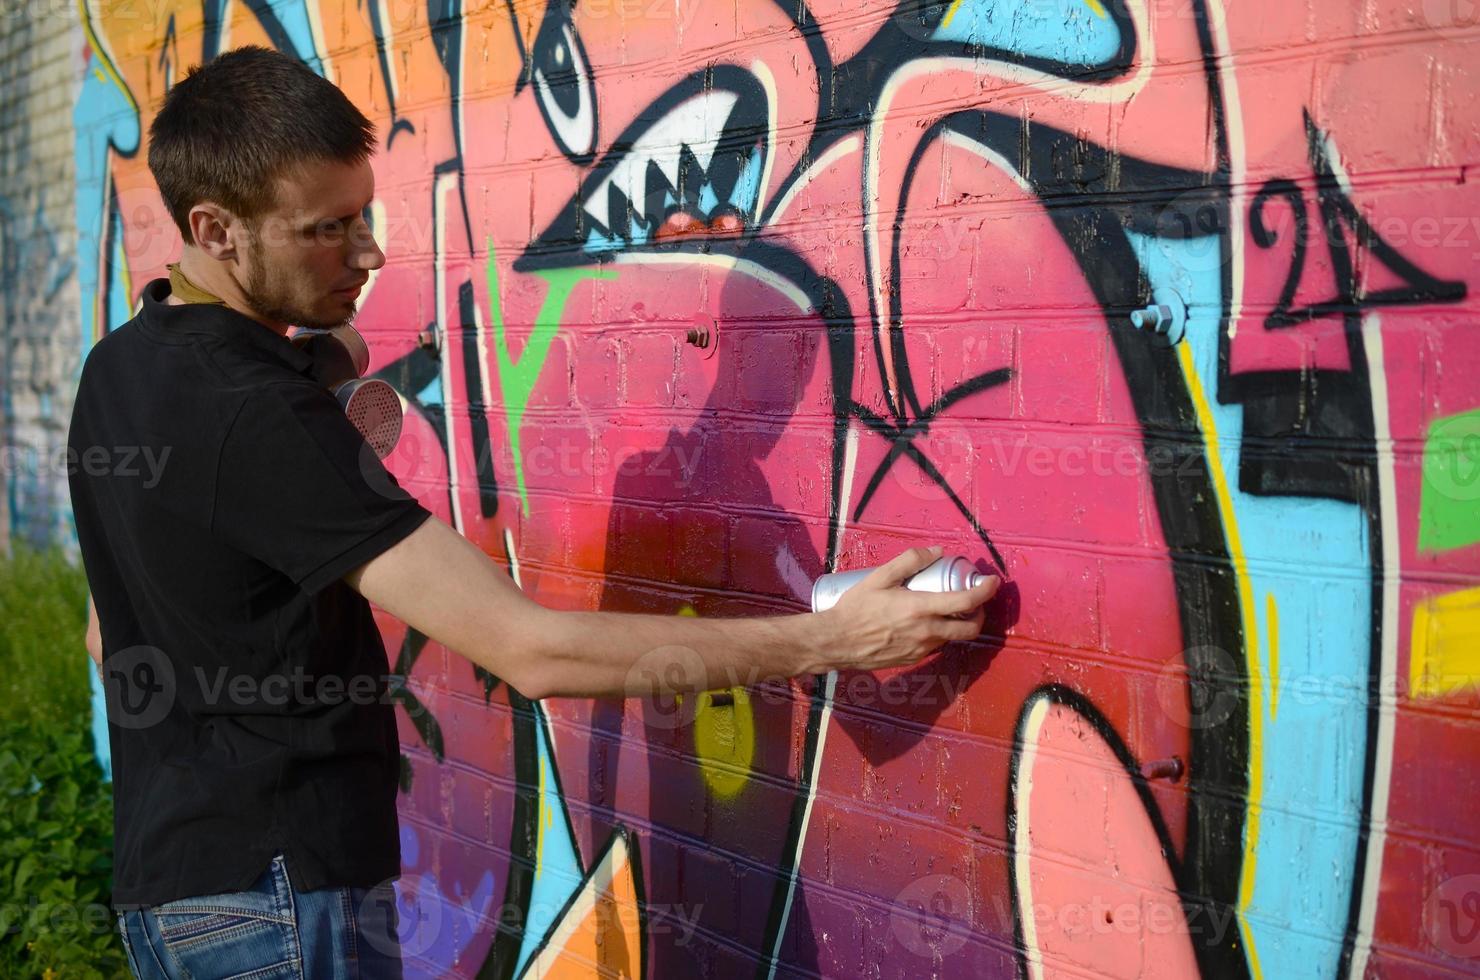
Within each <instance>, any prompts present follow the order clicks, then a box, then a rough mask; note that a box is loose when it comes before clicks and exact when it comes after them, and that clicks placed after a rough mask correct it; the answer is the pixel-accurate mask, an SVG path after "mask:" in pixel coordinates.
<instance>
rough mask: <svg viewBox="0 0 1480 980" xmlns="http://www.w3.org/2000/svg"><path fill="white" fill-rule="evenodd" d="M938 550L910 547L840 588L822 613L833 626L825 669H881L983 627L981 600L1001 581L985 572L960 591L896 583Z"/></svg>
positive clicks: (917, 657)
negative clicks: (832, 651) (833, 652)
mask: <svg viewBox="0 0 1480 980" xmlns="http://www.w3.org/2000/svg"><path fill="white" fill-rule="evenodd" d="M940 555H941V549H940V548H939V547H934V548H911V549H909V550H908V551H904V552H901V553H900V554H898V555H896V556H895V557H894V558H893V559H892V560H891V561H890V562H888V563H887V564H885V565H882V566H880V567H879V568H876V569H874V571H873V573H872V574H870V575H869V576H868V577H867V578H865V579H864V580H863V581H862V582H859V583H858V584H857V585H855V586H854V587H853V588H851V589H849V590H848V591H847V592H844V593H843V595H842V596H841V597H840V598H839V599H838V601H837V604H836V605H834V606H833V607H832V608H831V609H829V610H827V611H826V612H822V613H818V614H817V615H818V616H821V617H830V618H831V620H832V622H831V623H830V628H831V629H832V630H834V631H836V635H837V638H836V640H835V643H836V644H837V659H836V660H831V661H830V662H828V663H826V665H825V669H827V670H882V669H884V668H886V667H905V666H908V665H909V664H912V663H914V662H916V661H917V660H920V659H921V658H922V657H925V656H928V655H929V654H931V653H933V652H934V651H936V650H939V649H940V648H941V647H942V646H944V645H945V644H947V643H950V642H952V641H956V640H971V639H975V638H976V637H977V636H978V635H980V634H981V631H982V622H983V620H984V619H985V618H986V610H985V609H984V608H982V603H984V602H986V601H987V600H988V599H990V598H992V596H994V595H996V593H997V588H998V586H999V585H1001V584H1002V580H1001V579H999V578H998V577H997V576H995V575H992V576H989V577H988V578H987V579H986V580H985V581H983V582H981V583H980V584H979V585H977V586H976V587H975V588H972V589H966V590H964V591H961V592H911V591H910V590H908V589H903V588H900V586H901V585H903V584H904V583H905V582H906V581H908V580H909V578H910V576H912V575H914V574H915V573H916V572H918V571H920V570H921V569H922V568H924V567H925V566H927V565H929V564H930V563H931V562H933V561H935V560H936V559H937V558H939V557H940Z"/></svg>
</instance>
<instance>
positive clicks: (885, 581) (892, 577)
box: [859, 544, 942, 589]
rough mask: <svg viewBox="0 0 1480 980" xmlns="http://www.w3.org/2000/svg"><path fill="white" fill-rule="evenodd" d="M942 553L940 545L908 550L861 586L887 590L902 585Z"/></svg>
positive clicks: (875, 572)
mask: <svg viewBox="0 0 1480 980" xmlns="http://www.w3.org/2000/svg"><path fill="white" fill-rule="evenodd" d="M941 551H942V549H941V546H940V545H938V544H937V545H932V546H931V547H929V548H906V549H905V550H904V551H901V552H900V553H899V554H897V555H895V556H894V557H893V558H891V559H889V561H887V562H885V563H884V564H882V565H880V566H879V567H878V568H876V569H874V570H873V572H872V573H871V574H870V575H869V576H868V577H867V578H865V579H864V580H863V581H862V582H860V583H859V585H864V586H867V587H868V588H871V589H887V588H892V587H894V586H896V585H900V584H902V583H903V582H904V581H905V580H906V579H908V578H909V577H910V576H911V575H913V574H915V573H916V572H918V571H919V570H920V569H922V568H924V567H925V566H926V565H929V564H930V563H931V562H933V561H935V559H937V558H939V557H940V555H941Z"/></svg>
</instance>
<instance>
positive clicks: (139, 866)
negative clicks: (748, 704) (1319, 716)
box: [69, 48, 997, 977]
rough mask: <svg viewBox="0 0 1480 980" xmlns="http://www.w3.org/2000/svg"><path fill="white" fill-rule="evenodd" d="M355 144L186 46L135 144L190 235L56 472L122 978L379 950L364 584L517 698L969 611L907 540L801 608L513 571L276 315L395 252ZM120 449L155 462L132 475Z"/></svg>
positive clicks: (860, 648) (268, 972)
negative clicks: (530, 578) (904, 585)
mask: <svg viewBox="0 0 1480 980" xmlns="http://www.w3.org/2000/svg"><path fill="white" fill-rule="evenodd" d="M374 146H375V142H374V132H373V127H372V126H371V124H370V123H369V121H368V120H366V119H365V118H364V117H363V116H362V115H361V114H360V113H359V112H358V111H357V110H356V109H355V108H354V106H353V105H351V103H350V102H349V101H348V100H347V99H346V98H345V97H344V96H343V95H342V94H341V93H340V92H339V90H338V89H336V88H335V87H334V86H333V85H332V84H330V83H329V82H327V81H325V80H323V79H321V78H319V77H318V76H317V75H315V74H313V73H312V72H311V71H309V70H308V69H306V68H304V67H302V66H301V65H299V64H298V63H296V62H294V61H292V60H291V59H289V58H286V57H283V56H281V55H278V54H276V53H273V52H270V51H266V50H263V49H258V48H246V49H241V50H238V51H234V52H231V53H228V54H225V55H222V56H221V57H219V58H217V59H216V60H214V61H213V62H211V63H210V64H208V65H206V66H204V67H202V68H199V69H196V70H195V71H193V72H191V73H190V75H189V76H188V77H187V78H186V79H184V80H183V81H181V82H180V83H179V84H177V85H176V86H175V87H174V89H173V90H172V91H171V92H170V93H169V96H168V97H167V99H166V102H165V104H164V107H163V109H162V110H161V112H160V114H159V116H158V117H157V119H156V120H155V122H154V124H153V126H152V128H151V133H150V147H149V166H150V170H151V171H152V172H153V174H154V176H155V179H156V181H157V182H158V184H159V188H160V192H161V194H162V195H163V197H164V200H165V203H166V205H167V206H168V208H169V210H170V213H171V215H172V216H173V218H174V220H175V222H176V224H177V225H178V227H179V229H180V232H181V234H182V235H183V237H184V241H185V248H184V254H183V257H182V259H181V261H180V263H179V264H178V266H176V267H172V270H171V277H170V279H169V280H163V279H161V280H156V281H154V282H151V283H149V284H148V285H147V286H146V287H145V289H144V292H143V301H142V307H141V310H140V312H139V314H138V315H137V316H136V317H135V318H134V319H133V320H131V321H129V323H127V324H125V325H124V326H122V327H120V328H119V329H117V330H115V331H113V332H112V333H110V334H109V335H107V336H106V337H104V338H103V339H102V340H101V341H99V342H98V344H97V345H96V346H95V347H94V349H93V350H92V351H91V353H90V354H89V356H88V359H87V362H86V364H85V365H84V368H83V372H82V378H81V381H80V384H79V388H78V392H77V400H76V407H75V409H74V412H73V417H72V425H71V429H70V432H69V448H70V449H71V450H72V451H73V452H74V453H75V454H76V455H75V457H74V458H75V459H76V461H77V465H76V466H75V468H74V469H73V470H72V472H71V475H70V482H71V491H72V502H73V508H74V512H75V516H76V521H77V532H78V538H79V541H80V544H81V549H82V558H83V562H84V565H85V567H86V571H87V576H88V582H89V586H90V589H91V596H92V598H91V600H90V604H89V608H90V609H92V608H93V604H94V603H95V605H96V611H95V613H93V614H92V615H91V616H90V620H91V621H90V623H89V647H90V650H91V652H92V654H93V656H94V658H95V659H97V660H98V661H99V662H100V664H101V665H102V666H103V667H104V668H105V673H106V675H107V678H108V684H107V688H108V695H109V704H108V714H109V740H110V745H111V748H112V755H113V765H114V798H115V801H116V841H115V853H116V860H115V892H114V901H115V904H116V905H117V906H118V907H119V909H120V915H119V924H120V929H121V932H122V934H123V937H124V940H125V945H126V946H127V948H128V952H129V955H130V959H131V964H132V968H133V969H134V971H135V973H136V974H138V975H140V976H149V977H157V976H167V977H175V976H195V977H213V976H226V975H231V976H235V975H238V974H247V973H251V975H252V976H262V977H267V976H277V975H279V973H278V972H275V971H278V970H281V971H282V975H289V971H294V972H292V973H291V975H293V976H299V975H304V976H313V977H317V976H325V977H329V976H340V975H343V974H342V973H341V972H339V971H340V970H341V969H342V968H343V965H344V964H345V963H346V962H350V961H353V962H354V963H355V964H356V965H357V968H358V969H359V971H360V974H361V975H364V976H399V974H400V965H399V952H398V948H397V946H396V940H395V921H394V918H395V917H394V908H393V903H389V902H387V901H385V899H386V897H387V896H386V890H387V887H388V886H387V884H386V883H387V882H389V881H390V880H392V879H394V878H395V877H396V875H397V874H398V873H399V868H400V854H399V848H398V835H397V825H396V812H395V793H396V785H397V780H396V777H397V767H398V762H399V751H398V745H397V740H396V728H395V720H394V716H393V713H392V712H393V709H392V708H391V707H390V706H389V705H388V704H387V703H386V702H385V700H384V698H383V697H381V696H380V695H382V694H383V693H384V683H385V676H386V674H388V672H389V665H388V662H387V659H386V654H385V648H384V645H383V643H382V641H381V638H380V634H379V632H378V630H377V629H376V626H375V623H374V620H373V618H372V617H371V613H370V605H369V602H374V603H376V604H378V605H380V606H381V607H382V608H384V609H385V610H387V611H388V612H390V613H391V614H393V615H395V616H397V617H399V618H400V619H402V620H404V621H405V622H406V623H407V624H408V625H410V626H411V627H413V628H415V629H417V630H419V631H420V632H422V633H424V634H426V635H427V636H429V637H431V638H432V639H433V640H436V641H438V642H440V643H443V644H445V645H446V646H448V647H449V648H451V649H453V650H455V651H457V652H458V653H461V654H462V655H464V656H466V657H467V658H468V659H469V660H471V661H472V662H473V663H475V664H478V665H479V666H481V667H483V668H485V669H487V670H488V671H490V672H492V673H493V674H495V675H496V676H498V677H499V678H501V679H503V680H504V681H505V682H507V683H508V684H509V685H510V686H511V687H512V688H514V689H515V690H518V691H519V692H520V693H522V694H523V695H524V696H526V697H529V698H545V697H557V696H564V697H626V696H637V695H647V694H652V693H654V691H653V689H652V678H654V677H658V678H664V679H665V680H664V683H665V684H669V685H670V687H669V689H668V690H667V691H665V693H672V692H680V691H700V690H707V689H712V688H718V687H726V686H731V685H733V684H734V678H735V677H737V676H738V677H742V678H747V679H755V680H759V679H762V678H772V677H788V676H795V675H801V674H808V673H819V672H824V671H828V670H835V669H844V668H846V669H863V670H871V669H876V668H883V667H891V666H896V665H902V664H908V663H911V662H914V661H916V660H918V659H920V658H921V657H923V656H925V655H926V654H928V653H930V652H931V651H933V650H935V649H938V648H939V647H940V646H941V645H943V644H944V643H946V642H948V641H951V640H965V639H969V638H971V637H974V636H976V635H977V633H978V632H979V631H980V629H981V624H982V615H983V614H982V611H981V609H980V607H981V604H982V603H983V602H984V601H986V600H987V599H988V598H990V596H991V595H992V593H993V592H994V591H995V589H996V584H997V583H996V580H995V579H992V580H989V581H988V582H987V583H985V584H983V585H981V586H979V587H978V588H976V589H973V590H971V591H969V592H965V593H959V594H946V595H923V594H916V593H912V592H909V591H907V590H904V589H899V588H893V586H896V585H897V584H899V583H900V582H901V581H903V580H904V579H905V578H906V577H907V576H908V575H910V574H912V573H913V572H914V571H916V570H917V569H919V568H921V567H923V566H924V565H925V564H926V563H928V562H929V561H931V560H932V559H933V558H934V557H936V555H937V554H938V550H926V549H914V550H911V551H908V552H905V553H904V554H902V555H900V556H899V557H897V558H896V559H894V560H893V561H892V562H890V563H889V564H888V565H887V566H885V568H883V569H880V570H879V571H878V572H877V573H875V574H874V575H873V576H871V577H870V578H869V580H868V581H866V582H865V583H863V584H862V585H860V586H858V587H857V588H856V589H855V590H853V591H852V592H850V593H849V594H848V595H846V596H845V597H844V598H843V600H842V601H840V602H839V603H838V605H837V606H836V607H834V609H833V610H831V611H829V612H826V613H821V614H809V615H798V616H783V617H776V618H757V619H735V620H724V621H707V620H703V619H695V618H687V617H662V616H645V615H634V614H619V613H603V612H556V611H552V610H546V609H544V608H542V607H540V606H539V605H538V604H536V603H535V602H533V601H532V600H530V599H529V598H527V597H526V596H524V595H523V594H522V593H521V592H520V591H519V589H518V588H517V587H515V586H514V584H513V583H512V582H511V580H510V579H509V577H508V575H507V574H505V573H504V571H503V570H502V569H501V568H500V567H499V566H498V565H496V564H495V563H494V562H493V561H492V560H490V559H489V558H488V556H486V555H485V554H484V553H483V552H482V551H481V550H479V549H478V548H477V547H476V546H474V545H473V544H472V543H471V542H469V541H467V540H466V539H465V538H463V537H462V536H461V535H459V534H458V533H457V532H456V531H454V530H453V529H452V528H450V527H448V526H447V525H446V524H445V523H443V522H442V521H440V520H438V519H436V518H435V517H433V516H432V515H430V514H429V513H428V512H427V511H426V510H425V509H424V508H422V507H421V506H420V504H418V503H417V501H416V500H415V499H414V498H412V497H411V496H410V495H409V494H407V493H406V492H405V491H404V490H402V489H401V488H400V487H399V485H398V484H396V482H395V480H394V478H392V477H391V476H390V475H389V474H388V473H386V471H385V470H384V468H383V467H382V466H381V465H380V463H379V460H378V459H376V458H375V456H374V454H373V453H372V452H369V451H368V447H367V446H366V444H365V441H364V439H363V438H362V437H361V436H360V435H359V433H358V432H357V431H356V430H355V429H354V427H353V426H352V425H351V424H350V422H349V421H348V419H347V418H346V417H345V414H344V412H343V411H342V410H341V409H340V407H339V404H338V402H337V401H336V400H335V398H334V397H333V396H332V395H331V394H330V393H328V392H327V391H326V390H324V389H323V388H322V387H321V386H320V385H319V383H318V382H317V381H315V380H314V379H313V377H312V372H311V366H312V364H311V358H310V357H309V356H308V354H306V353H305V352H304V351H302V350H301V349H299V348H298V347H295V346H294V345H293V344H292V343H291V342H290V341H289V340H288V339H287V336H286V334H287V331H288V329H289V327H290V325H295V326H299V327H304V326H307V327H320V328H325V327H332V326H335V325H338V324H343V323H346V322H348V321H349V320H350V318H352V316H353V315H354V311H355V300H356V297H357V295H358V292H359V289H360V288H361V287H362V286H363V285H364V283H365V282H366V281H367V278H368V276H369V274H370V272H371V271H373V270H375V269H377V268H379V267H380V266H381V265H382V264H383V263H384V262H385V256H384V255H383V254H382V253H381V251H380V249H379V248H378V247H377V245H376V243H375V242H374V240H373V238H372V237H371V236H370V234H369V231H368V228H367V226H366V223H365V221H364V219H363V217H362V216H363V214H364V213H365V212H366V210H367V209H368V207H369V205H370V202H371V199H372V197H373V195H374V178H373V174H372V171H371V168H370V165H369V162H368V160H369V157H370V155H371V153H372V151H373V150H374ZM129 453H132V454H133V455H138V454H139V453H143V454H145V455H149V458H151V459H154V460H157V461H159V465H157V466H153V467H150V469H149V473H148V478H141V476H140V472H141V471H140V469H139V467H137V466H133V467H130V466H126V465H124V462H123V459H122V457H123V456H124V455H125V454H129ZM151 454H152V455H151ZM130 458H133V457H132V456H130ZM433 582H435V583H437V587H436V588H435V589H433V588H429V587H428V585H429V583H433ZM367 600H369V602H367ZM366 681H368V682H369V684H368V685H367V684H366V683H364V682H366ZM377 886H379V887H378V890H377ZM299 969H301V970H302V973H301V974H300V973H298V972H296V971H297V970H299ZM257 971H260V972H257Z"/></svg>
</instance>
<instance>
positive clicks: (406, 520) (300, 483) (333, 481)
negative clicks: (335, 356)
mask: <svg viewBox="0 0 1480 980" xmlns="http://www.w3.org/2000/svg"><path fill="white" fill-rule="evenodd" d="M215 496H216V499H215V504H214V507H213V510H212V515H211V528H212V532H213V533H214V534H216V535H217V536H218V537H219V538H221V539H222V540H224V541H225V542H226V543H228V544H230V545H232V546H233V547H236V548H238V549H239V550H241V551H244V552H246V553H247V554H249V555H251V556H253V557H254V558H256V559H258V560H259V561H261V562H263V563H264V564H266V565H269V566H271V567H272V568H275V569H277V570H278V571H280V572H282V573H283V574H284V575H286V576H288V578H290V579H292V580H293V581H294V582H295V583H296V584H297V585H298V586H299V587H300V588H301V589H303V591H304V592H307V593H309V594H313V593H315V592H318V591H319V590H320V589H322V588H324V587H325V586H327V585H329V584H331V583H333V582H334V581H336V580H338V579H340V578H342V577H343V576H344V575H345V574H347V573H348V572H350V571H353V570H354V569H356V568H358V567H359V566H361V565H363V564H364V563H365V562H367V561H369V560H370V559H372V558H374V557H375V556H377V555H379V554H380V553H381V552H383V551H385V550H387V549H388V548H390V547H391V546H392V545H394V544H396V543H397V542H398V541H400V540H401V539H403V538H405V537H406V536H407V535H409V534H410V533H411V532H412V531H414V530H416V528H418V527H419V526H421V524H422V522H424V521H425V520H426V519H427V518H428V517H430V516H431V514H430V512H429V511H427V510H426V508H424V507H423V506H422V505H421V504H420V503H418V502H417V500H416V498H414V497H412V496H411V495H410V494H409V493H407V492H406V491H405V490H404V489H402V487H401V485H400V483H398V482H397V481H396V478H395V477H394V476H393V475H392V474H391V473H390V471H389V470H387V469H386V468H385V465H384V464H383V463H381V461H380V460H379V459H378V458H377V457H376V455H375V452H374V450H372V449H371V448H370V446H369V444H368V443H366V442H365V439H364V437H363V436H361V435H360V433H359V431H358V430H356V429H355V427H354V425H353V424H352V423H351V422H350V421H349V419H348V418H346V417H345V414H344V411H343V410H342V409H341V408H340V407H339V402H338V401H337V400H336V399H335V398H334V396H333V395H331V394H330V393H329V392H328V391H326V390H324V389H322V388H318V387H315V386H312V385H283V384H275V385H269V386H266V387H264V388H262V389H260V390H258V391H255V392H253V393H252V394H251V395H249V396H248V398H247V399H246V402H245V403H244V404H243V406H242V408H241V410H240V411H239V412H238V414H237V416H236V419H235V420H234V421H233V422H232V424H231V427H230V428H229V430H228V431H227V434H226V437H225V440H224V442H223V443H222V447H221V460H220V467H219V469H218V471H217V478H216V495H215Z"/></svg>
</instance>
